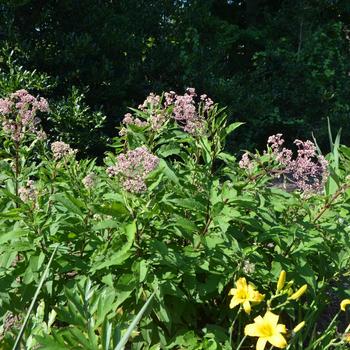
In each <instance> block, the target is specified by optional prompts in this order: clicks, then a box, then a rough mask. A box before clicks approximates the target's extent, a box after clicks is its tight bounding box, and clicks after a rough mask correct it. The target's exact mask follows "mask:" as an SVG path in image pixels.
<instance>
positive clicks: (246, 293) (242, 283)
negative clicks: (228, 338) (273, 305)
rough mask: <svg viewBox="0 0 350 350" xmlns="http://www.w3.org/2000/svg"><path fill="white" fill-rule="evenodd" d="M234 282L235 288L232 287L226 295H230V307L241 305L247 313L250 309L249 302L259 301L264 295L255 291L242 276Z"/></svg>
mask: <svg viewBox="0 0 350 350" xmlns="http://www.w3.org/2000/svg"><path fill="white" fill-rule="evenodd" d="M235 284H236V287H237V288H232V289H231V290H230V292H229V293H228V295H232V299H231V302H230V309H233V308H234V307H236V306H237V305H242V306H243V309H244V311H245V312H246V313H247V314H249V313H250V311H251V306H250V303H251V302H252V303H260V302H261V301H262V300H263V299H264V297H265V295H263V294H260V293H259V292H258V291H256V290H255V289H254V286H253V285H251V284H250V283H247V281H246V279H245V278H244V277H241V278H239V279H238V280H237V281H236V283H235Z"/></svg>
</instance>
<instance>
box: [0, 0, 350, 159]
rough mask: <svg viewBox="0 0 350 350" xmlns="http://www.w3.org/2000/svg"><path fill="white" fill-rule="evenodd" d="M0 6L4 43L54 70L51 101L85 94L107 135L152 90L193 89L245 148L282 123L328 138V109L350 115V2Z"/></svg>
mask: <svg viewBox="0 0 350 350" xmlns="http://www.w3.org/2000/svg"><path fill="white" fill-rule="evenodd" d="M0 11H1V14H0V18H1V23H2V27H1V30H0V38H1V40H2V46H5V45H7V47H10V48H16V49H18V50H20V51H21V53H22V54H21V55H19V56H18V61H19V63H18V64H19V65H23V66H24V67H25V68H26V69H28V70H34V69H36V70H37V71H38V72H42V73H45V74H47V75H48V76H51V77H52V78H54V79H55V81H56V84H55V85H54V86H53V87H52V88H51V89H50V90H49V91H48V94H49V97H50V98H51V99H52V100H56V101H63V100H64V99H66V96H67V95H68V94H69V91H71V89H72V87H73V86H74V87H75V88H76V89H78V90H79V91H81V92H84V93H85V96H86V101H87V104H88V106H89V107H90V108H91V113H94V112H96V113H98V112H100V111H102V112H103V113H101V117H102V115H106V116H107V119H106V123H105V129H104V133H105V134H107V135H109V136H112V135H115V130H114V127H115V126H116V125H117V123H118V122H119V121H120V119H121V118H122V116H123V114H125V113H126V112H127V107H128V106H135V105H138V104H139V103H140V102H141V100H142V99H143V97H144V96H145V95H146V94H147V93H149V92H151V91H155V92H158V93H160V92H161V91H163V90H168V89H173V90H178V91H182V90H183V89H184V88H185V87H187V86H194V87H196V88H197V90H198V91H199V92H201V93H202V92H205V93H207V94H209V95H210V96H212V97H213V98H214V99H215V100H216V101H217V102H219V103H220V104H224V105H227V106H228V110H229V112H230V114H231V115H232V118H233V119H239V120H241V121H246V122H247V127H246V128H242V129H241V131H240V134H239V135H238V139H236V140H235V145H234V147H235V148H236V149H237V150H238V148H239V147H243V148H249V149H252V148H254V147H261V146H262V145H264V144H265V142H266V137H267V136H268V135H270V134H272V133H275V132H277V131H278V132H283V133H284V134H286V138H287V139H294V138H295V137H311V132H314V133H315V135H316V136H317V138H318V139H319V142H320V144H321V145H323V146H326V145H327V137H326V118H327V117H329V118H330V119H331V123H332V125H333V127H334V128H339V127H341V126H342V125H346V123H347V121H348V120H349V108H350V106H349V102H348V96H349V83H348V80H349V76H348V74H349V71H350V67H349V60H348V53H349V36H348V24H349V14H350V4H348V2H347V1H346V0H338V1H337V0H333V1H332V0H317V1H316V0H306V1H292V0H283V1H282V0H278V1H277V0H272V1H271V0H270V1H267V0H246V1H244V0H242V1H234V0H200V1H199V0H188V1H184V0H181V1H180V0H177V1H176V0H148V1H139V0H120V1H113V0H108V1H107V0H85V1H83V2H82V1H79V0H60V1H58V0H46V1H43V0H21V1H20V0H16V1H3V2H2V4H1V5H0ZM4 61H6V59H4ZM96 113H95V117H96ZM95 117H94V118H95ZM94 118H92V119H94ZM53 129H54V133H55V134H57V133H58V134H59V133H60V131H59V127H55V128H53ZM92 131H93V130H92ZM75 132H78V130H76V131H75ZM84 133H85V134H86V130H85V131H84ZM64 134H65V135H66V134H67V132H66V130H65V131H64ZM344 134H345V136H344V139H343V141H344V142H346V139H347V138H348V136H349V131H347V130H344ZM237 142H238V144H237ZM82 144H83V142H82ZM89 147H90V151H89V152H94V151H93V149H94V148H95V149H96V150H97V151H96V152H97V153H101V152H102V150H103V147H102V146H101V145H100V146H96V147H95V146H94V145H91V144H90V146H89Z"/></svg>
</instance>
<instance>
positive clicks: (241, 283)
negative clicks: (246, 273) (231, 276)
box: [236, 277, 247, 289]
mask: <svg viewBox="0 0 350 350" xmlns="http://www.w3.org/2000/svg"><path fill="white" fill-rule="evenodd" d="M236 286H237V289H247V281H246V279H245V277H241V278H239V279H238V280H237V282H236Z"/></svg>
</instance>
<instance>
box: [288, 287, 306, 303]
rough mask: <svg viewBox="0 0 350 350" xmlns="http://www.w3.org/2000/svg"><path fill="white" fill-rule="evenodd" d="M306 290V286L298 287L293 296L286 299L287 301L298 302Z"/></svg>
mask: <svg viewBox="0 0 350 350" xmlns="http://www.w3.org/2000/svg"><path fill="white" fill-rule="evenodd" d="M306 290H307V284H304V285H303V286H302V287H300V288H299V289H298V290H297V291H296V292H295V293H294V294H292V295H291V296H290V297H289V298H288V299H289V300H298V299H299V298H300V297H301V296H302V295H303V294H304V293H305V292H306Z"/></svg>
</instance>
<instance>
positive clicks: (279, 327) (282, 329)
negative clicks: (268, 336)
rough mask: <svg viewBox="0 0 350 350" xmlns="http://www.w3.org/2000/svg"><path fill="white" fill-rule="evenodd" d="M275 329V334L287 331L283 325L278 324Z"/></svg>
mask: <svg viewBox="0 0 350 350" xmlns="http://www.w3.org/2000/svg"><path fill="white" fill-rule="evenodd" d="M276 329H277V332H279V333H287V329H286V326H285V325H284V324H278V325H277V327H276Z"/></svg>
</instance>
